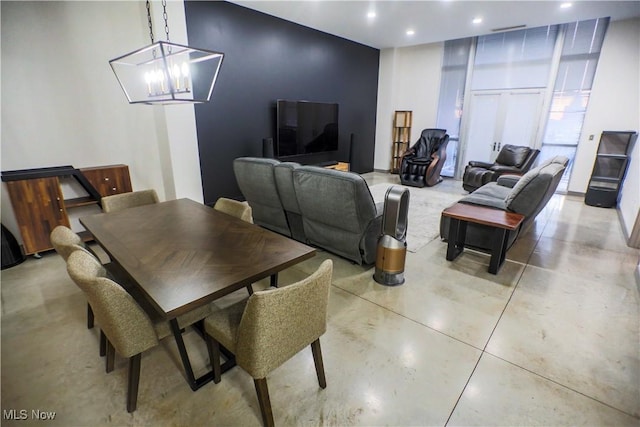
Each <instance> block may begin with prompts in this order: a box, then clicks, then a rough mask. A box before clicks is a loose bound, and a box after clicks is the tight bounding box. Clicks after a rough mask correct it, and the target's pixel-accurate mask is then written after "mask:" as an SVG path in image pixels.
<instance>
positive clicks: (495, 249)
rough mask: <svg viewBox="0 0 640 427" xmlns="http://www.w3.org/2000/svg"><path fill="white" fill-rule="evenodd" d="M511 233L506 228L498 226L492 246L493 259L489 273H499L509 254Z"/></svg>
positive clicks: (490, 262)
mask: <svg viewBox="0 0 640 427" xmlns="http://www.w3.org/2000/svg"><path fill="white" fill-rule="evenodd" d="M508 236H509V233H507V230H506V229H504V228H496V229H495V232H494V238H493V244H492V247H491V260H490V261H489V273H491V274H498V271H499V270H500V267H502V264H504V260H505V258H506V255H507V240H508Z"/></svg>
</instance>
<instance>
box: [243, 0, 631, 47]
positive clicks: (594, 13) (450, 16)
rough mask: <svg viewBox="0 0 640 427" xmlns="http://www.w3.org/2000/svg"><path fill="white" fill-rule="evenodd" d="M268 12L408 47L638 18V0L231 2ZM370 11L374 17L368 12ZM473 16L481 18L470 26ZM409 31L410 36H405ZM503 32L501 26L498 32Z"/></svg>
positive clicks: (358, 38) (366, 40)
mask: <svg viewBox="0 0 640 427" xmlns="http://www.w3.org/2000/svg"><path fill="white" fill-rule="evenodd" d="M232 3H235V4H238V5H241V6H245V7H247V8H250V9H254V10H257V11H260V12H263V13H266V14H269V15H273V16H276V17H279V18H282V19H286V20H288V21H292V22H295V23H298V24H301V25H304V26H307V27H311V28H315V29H317V30H320V31H324V32H326V33H329V34H333V35H336V36H340V37H343V38H345V39H348V40H352V41H355V42H358V43H361V44H364V45H367V46H371V47H375V48H378V49H382V48H390V47H403V46H412V45H418V44H424V43H433V42H438V41H444V40H454V39H458V38H463V37H471V36H477V35H481V34H489V33H491V32H493V30H494V29H500V28H509V27H514V26H520V25H526V27H527V28H533V27H540V26H546V25H550V24H560V23H565V22H574V21H581V20H586V19H593V18H602V17H607V16H609V17H611V19H612V20H620V19H627V18H633V17H640V1H591V0H578V1H576V0H573V1H571V6H570V7H564V8H562V7H561V5H562V4H563V2H561V1H548V0H547V1H463V0H414V1H405V0H385V1H375V0H371V1H367V0H356V1H353V0H351V1H347V0H344V1H342V0H298V1H281V0H278V1H270V0H253V1H245V0H232ZM370 12H375V17H368V16H367V15H368V13H370ZM474 18H482V22H481V23H477V24H474V23H473V22H472V21H473V19H474ZM409 29H412V30H413V31H414V34H413V35H407V30H409ZM502 31H506V30H502Z"/></svg>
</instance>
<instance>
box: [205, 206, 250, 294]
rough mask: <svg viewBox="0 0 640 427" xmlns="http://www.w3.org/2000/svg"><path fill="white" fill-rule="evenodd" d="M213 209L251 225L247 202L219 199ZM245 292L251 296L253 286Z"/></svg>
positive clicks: (248, 286)
mask: <svg viewBox="0 0 640 427" xmlns="http://www.w3.org/2000/svg"><path fill="white" fill-rule="evenodd" d="M213 209H215V210H217V211H219V212H223V213H226V214H227V215H231V216H234V217H236V218H240V219H241V220H243V221H245V222H248V223H251V224H253V215H252V211H251V206H249V203H247V202H240V201H238V200H233V199H227V198H226V197H220V198H219V199H218V200H216V203H215V204H214V205H213ZM247 292H249V295H251V294H253V286H252V285H251V284H248V285H247Z"/></svg>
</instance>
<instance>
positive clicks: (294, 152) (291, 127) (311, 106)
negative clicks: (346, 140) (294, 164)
mask: <svg viewBox="0 0 640 427" xmlns="http://www.w3.org/2000/svg"><path fill="white" fill-rule="evenodd" d="M276 115H277V119H276V120H277V126H276V153H275V155H276V157H279V158H280V157H289V156H299V155H304V154H313V153H322V152H326V151H336V150H337V149H338V104H331V103H323V102H308V101H287V100H282V99H279V100H278V102H277V112H276Z"/></svg>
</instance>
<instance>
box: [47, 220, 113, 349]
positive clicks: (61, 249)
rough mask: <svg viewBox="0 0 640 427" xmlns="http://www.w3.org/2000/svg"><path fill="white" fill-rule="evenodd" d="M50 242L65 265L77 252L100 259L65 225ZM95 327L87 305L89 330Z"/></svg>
mask: <svg viewBox="0 0 640 427" xmlns="http://www.w3.org/2000/svg"><path fill="white" fill-rule="evenodd" d="M49 240H51V245H52V246H53V249H55V251H56V252H57V253H58V254H59V255H60V256H61V257H62V259H63V260H64V261H65V263H66V262H67V260H68V259H69V256H70V255H71V254H72V253H73V252H75V251H77V250H84V251H88V252H89V253H90V254H91V255H93V256H95V257H96V259H97V258H98V257H97V256H96V254H95V253H94V252H93V251H92V250H91V249H89V247H88V246H86V245H85V244H84V242H83V241H82V238H81V237H80V236H79V235H78V234H76V233H75V232H74V231H73V230H71V229H70V228H69V227H66V226H64V225H58V226H57V227H55V228H54V229H53V230H52V231H51V234H50V235H49ZM93 325H94V317H93V311H92V309H91V305H90V304H89V303H87V329H92V328H93ZM100 355H101V356H104V354H102V351H101V352H100Z"/></svg>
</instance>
